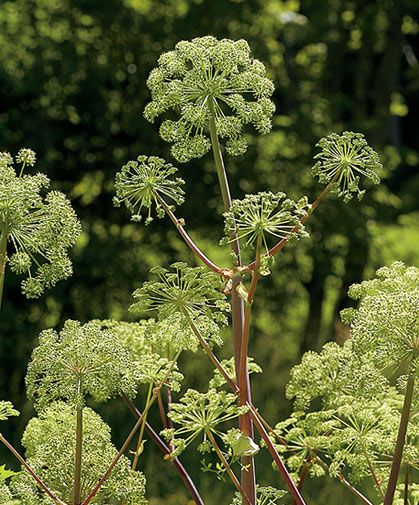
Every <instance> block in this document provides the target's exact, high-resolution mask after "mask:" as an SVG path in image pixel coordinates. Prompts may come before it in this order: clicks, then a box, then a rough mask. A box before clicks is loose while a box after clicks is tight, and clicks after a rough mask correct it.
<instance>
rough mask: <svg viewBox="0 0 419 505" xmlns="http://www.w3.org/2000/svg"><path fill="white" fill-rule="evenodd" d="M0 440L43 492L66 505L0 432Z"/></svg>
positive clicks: (60, 504) (59, 504)
mask: <svg viewBox="0 0 419 505" xmlns="http://www.w3.org/2000/svg"><path fill="white" fill-rule="evenodd" d="M0 442H1V443H2V444H4V445H5V446H6V447H7V448H8V449H9V451H10V452H11V453H12V454H13V455H14V456H15V458H16V459H17V460H18V461H19V463H20V464H21V465H22V466H23V468H24V469H25V470H26V471H27V472H28V474H29V475H30V476H31V477H33V479H34V480H35V481H36V483H37V484H38V486H39V487H40V488H41V489H43V490H44V491H45V493H46V494H47V495H48V496H49V497H50V498H51V500H53V501H54V502H55V503H57V504H58V505H66V503H64V502H63V501H62V500H60V498H58V497H57V496H55V494H54V493H53V492H52V491H51V489H50V488H49V487H48V486H47V485H46V484H45V483H44V482H43V481H42V479H41V478H40V477H39V475H38V474H37V473H36V472H35V471H34V470H33V468H32V467H31V466H30V465H29V464H28V463H27V462H26V461H25V459H24V458H22V456H21V455H20V454H19V453H18V451H17V450H16V449H15V448H14V447H13V446H12V444H10V443H9V442H8V441H7V440H6V439H5V438H4V436H3V435H2V434H1V433H0Z"/></svg>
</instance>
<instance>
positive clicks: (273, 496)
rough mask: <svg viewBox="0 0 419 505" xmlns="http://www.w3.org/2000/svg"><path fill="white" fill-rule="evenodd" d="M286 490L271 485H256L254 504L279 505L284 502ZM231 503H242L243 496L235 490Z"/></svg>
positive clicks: (238, 504) (237, 504)
mask: <svg viewBox="0 0 419 505" xmlns="http://www.w3.org/2000/svg"><path fill="white" fill-rule="evenodd" d="M286 494H287V493H286V491H282V490H281V489H275V488H274V487H272V486H259V485H256V505H281V504H283V503H284V500H283V498H284V496H286ZM231 505H243V498H242V496H241V494H240V493H239V492H236V496H235V497H234V499H233V501H232V502H231Z"/></svg>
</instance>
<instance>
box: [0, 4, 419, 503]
mask: <svg viewBox="0 0 419 505" xmlns="http://www.w3.org/2000/svg"><path fill="white" fill-rule="evenodd" d="M418 17H419V2H417V0H410V1H408V0H405V1H402V0H400V1H397V0H377V1H367V0H357V1H339V0H325V1H319V0H303V1H301V2H298V1H296V0H289V1H285V0H282V1H281V0H243V1H242V0H206V1H205V0H165V1H164V0H106V1H103V0H100V1H99V0H84V1H83V0H78V1H77V0H73V1H71V0H60V1H55V0H33V1H30V0H15V1H10V2H7V1H6V2H5V1H2V2H0V101H1V102H0V150H6V151H10V152H11V153H13V154H15V153H16V152H17V150H18V149H19V148H20V147H31V148H33V149H34V150H35V151H36V152H37V155H38V159H39V161H38V163H37V170H39V171H42V172H45V173H47V174H48V176H49V177H50V178H51V179H52V181H53V187H54V188H59V189H61V190H63V191H64V192H66V193H67V194H68V195H69V196H70V197H71V199H72V201H73V204H74V207H75V208H76V210H77V213H78V215H79V217H80V219H81V221H82V224H83V234H82V236H81V238H80V240H79V243H78V245H77V247H76V248H75V250H74V252H73V259H74V269H75V273H74V275H73V277H72V278H71V279H69V280H67V281H65V282H61V283H60V284H59V285H58V286H57V287H56V288H54V289H52V290H50V291H48V292H47V293H46V294H45V295H44V296H42V298H41V299H39V300H36V301H26V300H25V299H24V298H23V297H22V295H21V294H20V291H19V284H20V280H19V279H18V278H17V277H16V276H13V275H12V274H9V275H8V276H7V278H6V292H5V302H4V306H3V308H2V313H1V320H0V336H1V339H0V366H1V374H0V391H1V393H0V398H1V399H10V400H12V401H13V402H14V404H15V405H16V407H17V408H18V409H19V410H20V411H21V412H22V415H21V417H20V418H19V419H18V420H17V422H14V421H13V422H10V423H8V424H5V425H4V426H2V430H4V432H5V433H7V435H8V436H9V437H10V438H11V439H12V440H13V441H14V442H15V443H18V440H19V439H20V436H21V433H22V430H23V428H24V426H25V424H26V422H27V420H28V417H29V416H30V415H32V414H33V412H32V409H31V406H30V405H29V404H28V403H27V402H26V400H25V393H24V375H25V368H26V365H27V362H28V360H29V357H30V352H31V350H32V349H33V346H34V345H35V343H36V338H37V335H38V333H39V332H40V331H41V330H42V329H44V328H46V327H54V326H60V325H61V324H62V322H63V321H64V320H65V319H66V318H76V319H80V320H81V321H83V322H85V321H87V320H89V319H93V318H109V317H113V318H118V319H119V318H121V319H126V318H129V317H130V316H129V314H128V313H127V308H128V306H129V305H130V303H131V293H132V291H133V289H134V288H135V287H137V286H138V285H139V284H140V283H141V282H142V281H143V280H144V279H146V278H147V276H148V270H149V269H150V267H152V266H154V265H156V264H161V265H167V264H169V263H170V262H171V261H173V260H175V259H183V260H186V261H188V262H190V263H191V264H194V262H195V260H194V258H193V257H192V256H191V254H190V252H189V251H188V250H186V248H185V246H184V245H183V243H182V241H181V239H180V238H179V237H178V236H177V234H176V231H175V230H174V229H172V228H171V227H170V224H169V222H168V221H167V220H157V221H155V222H153V224H152V225H151V226H149V227H144V226H143V225H142V224H140V225H138V224H135V223H130V221H129V215H128V213H127V212H126V211H125V210H124V209H115V208H113V206H112V196H113V178H114V174H115V172H116V171H117V170H119V168H120V167H121V166H122V165H123V164H124V163H125V162H126V161H127V160H129V159H133V158H135V157H136V156H137V155H138V154H140V153H141V154H148V155H150V154H153V155H159V156H163V157H165V158H166V159H168V160H169V161H173V160H172V159H171V157H170V152H169V146H168V145H166V144H165V143H164V142H163V141H162V140H161V139H160V138H159V136H158V127H157V126H156V125H150V124H148V123H147V122H146V121H145V120H144V118H143V117H142V110H143V108H144V105H145V104H146V103H147V101H148V100H149V92H148V89H147V87H146V86H145V81H146V78H147V76H148V74H149V72H150V70H151V69H152V68H153V67H154V66H155V65H156V61H157V58H158V56H159V55H160V54H161V52H163V51H166V50H170V49H171V48H173V46H174V44H175V43H176V42H177V41H179V40H182V39H190V38H192V37H194V36H200V35H206V34H212V35H215V36H217V37H230V38H233V39H238V38H245V39H247V40H248V41H249V43H250V45H251V47H252V49H253V52H254V55H255V56H256V57H257V58H259V59H260V60H262V61H263V62H264V63H265V65H266V66H267V68H268V76H269V77H270V78H271V79H273V80H274V82H275V87H276V92H275V95H274V100H275V103H276V105H277V115H276V117H275V119H274V127H273V130H272V132H271V133H270V134H269V135H267V136H265V137H258V138H257V137H255V136H250V149H249V152H248V154H247V155H246V156H244V157H241V158H228V159H227V168H228V174H229V177H230V180H231V185H232V193H233V196H235V197H241V196H242V195H243V194H244V193H246V192H256V191H261V190H272V191H285V192H286V193H288V195H289V196H290V197H293V198H297V197H299V196H301V195H303V194H306V195H308V196H309V198H310V199H313V198H315V195H316V194H318V192H319V191H320V190H321V187H320V185H319V184H318V183H317V182H316V181H314V180H313V179H312V177H311V175H310V170H309V169H310V167H311V165H312V157H313V154H314V152H315V148H314V145H315V143H316V142H317V140H318V139H319V138H320V137H321V136H324V135H326V134H327V133H330V132H331V131H338V132H339V131H343V130H346V129H349V130H353V131H360V132H363V133H364V134H365V135H366V137H367V139H368V141H369V143H370V144H371V145H372V146H373V147H374V148H375V149H376V150H377V151H378V152H379V153H380V156H381V158H382V161H383V165H384V169H383V172H382V173H381V174H380V175H381V176H382V178H383V183H382V184H381V185H380V186H378V187H374V188H370V190H369V191H368V192H367V196H366V198H365V199H364V200H363V201H362V202H361V203H358V202H356V201H353V202H351V203H350V204H344V203H343V202H342V201H341V200H338V199H336V198H334V197H332V198H329V199H328V200H327V202H326V203H324V204H323V205H322V206H321V208H320V209H319V210H318V211H316V213H315V215H314V216H313V218H312V219H311V220H310V223H309V225H308V227H309V231H310V234H311V237H310V238H309V239H306V240H305V241H303V242H300V243H299V244H298V246H296V247H287V248H286V250H284V251H283V252H281V254H280V256H279V257H278V258H277V262H276V265H275V267H274V273H273V275H272V276H271V277H270V278H268V279H267V280H265V282H264V284H263V287H262V289H260V292H259V295H258V296H259V298H258V299H257V301H256V305H255V325H254V329H253V332H252V337H251V338H252V341H251V350H252V355H253V356H254V357H255V359H256V361H257V362H258V363H259V364H260V365H261V366H262V367H263V369H264V372H265V374H264V375H263V377H262V376H258V377H255V378H254V379H253V387H254V396H255V398H256V400H255V401H256V402H257V404H258V405H259V406H261V407H262V409H263V411H264V412H265V414H266V417H267V418H268V419H269V421H270V422H272V423H275V421H278V420H281V419H283V418H284V416H286V415H287V413H288V412H289V409H290V404H289V402H287V401H286V400H285V399H284V388H285V385H286V382H287V378H288V375H289V369H290V367H291V366H292V365H293V364H295V363H296V362H298V360H299V357H300V355H301V353H302V352H303V351H304V350H307V349H319V348H320V347H321V345H322V344H323V343H324V342H326V341H327V340H332V339H337V340H339V339H341V338H343V334H344V329H343V328H342V327H341V325H340V323H339V319H338V313H339V310H340V309H341V308H342V307H344V306H347V305H348V303H349V302H348V300H347V298H346V291H347V288H348V286H349V285H350V284H352V283H353V282H357V281H360V280H362V279H363V278H367V277H369V276H371V275H372V274H373V272H374V270H375V269H376V268H377V267H379V266H381V265H385V264H389V263H390V262H392V261H393V260H395V259H401V260H404V261H405V262H407V263H410V264H416V265H417V264H418V259H419V250H418V248H419V219H418V218H419V174H418V160H419V135H418V133H417V132H418V130H417V124H418V123H417V119H418V108H419V99H418V96H419V95H418V88H419V65H418V62H417V58H419V51H418V50H417V42H418V31H419V28H418ZM179 168H180V175H181V176H182V177H183V178H184V179H185V180H186V191H187V200H186V202H185V204H184V205H183V206H182V207H181V209H179V215H180V216H182V217H184V218H185V219H186V221H187V226H188V230H190V232H191V234H192V236H193V237H194V238H195V239H196V241H197V242H198V243H199V244H200V246H201V247H202V248H203V249H204V250H205V251H206V252H207V253H208V254H209V255H210V256H212V257H213V258H215V259H216V260H217V262H220V263H222V262H225V261H226V259H227V252H226V250H225V249H222V248H219V247H218V246H217V243H218V240H219V238H220V237H221V234H222V219H221V212H222V210H221V205H220V195H219V191H218V187H217V184H216V176H215V170H214V167H213V165H212V160H211V158H210V157H207V158H205V159H202V160H195V161H193V162H191V163H188V164H186V165H181V166H180V167H179ZM230 351H231V342H230V341H229V337H228V336H227V339H226V344H225V346H224V348H223V350H222V351H220V355H229V353H230ZM184 367H185V370H186V371H187V373H188V375H189V380H188V385H190V386H193V387H202V388H204V387H205V384H206V381H207V376H206V374H205V373H204V372H205V370H208V371H209V370H210V368H209V366H208V364H207V362H206V361H205V358H204V357H201V356H200V355H197V356H190V355H189V356H187V357H186V358H185V363H184ZM139 401H140V403H141V400H139ZM99 410H100V412H101V413H102V414H103V415H104V418H105V419H106V420H107V421H108V422H109V423H110V424H111V425H112V427H113V433H114V439H115V443H116V444H120V443H121V441H122V440H123V437H124V435H125V434H126V433H127V432H128V430H129V426H130V424H131V423H132V420H131V418H130V416H129V414H127V412H126V410H125V408H124V405H122V404H121V403H120V402H117V401H115V402H111V403H110V404H107V405H106V406H100V407H99ZM157 426H158V425H157ZM146 447H147V451H146V455H145V456H144V458H143V464H144V469H145V472H146V474H147V477H148V493H149V496H150V498H152V503H153V504H154V505H156V504H161V503H165V504H166V505H171V504H173V505H174V504H184V503H186V502H187V497H186V494H184V491H183V489H182V487H181V484H180V483H179V479H178V478H177V477H176V475H175V473H174V472H173V471H172V470H171V469H170V467H169V465H167V464H166V463H164V462H162V461H161V458H160V455H159V454H158V452H157V450H155V449H154V448H153V447H152V443H151V442H148V443H147V446H146ZM183 460H184V461H185V464H186V465H187V466H188V467H190V468H192V473H193V474H194V476H196V478H197V479H200V486H201V489H202V494H203V495H204V498H205V500H206V503H208V505H211V504H215V503H218V504H223V505H224V504H228V503H230V497H231V491H230V488H229V487H228V488H227V487H226V486H225V485H224V484H223V483H218V484H217V485H216V486H214V478H215V477H213V476H208V475H206V474H204V475H203V474H200V473H199V466H200V465H199V457H198V456H196V454H194V453H193V452H189V453H187V454H185V455H184V456H183ZM0 463H6V464H7V465H9V466H12V467H13V468H16V464H15V462H14V461H12V460H11V459H10V457H9V454H7V453H6V452H5V451H4V450H3V449H0ZM258 472H259V476H260V481H261V483H271V484H274V483H275V481H276V482H277V483H278V479H279V477H278V474H273V473H271V471H270V467H269V461H268V459H267V458H265V456H261V458H260V463H259V466H258ZM215 482H217V481H215ZM307 487H308V488H310V489H311V490H310V491H306V494H307V496H308V497H310V495H311V498H309V500H311V501H309V503H310V504H320V503H332V501H333V502H334V503H337V502H338V501H339V502H340V503H342V504H348V505H349V504H351V503H352V501H351V500H352V498H351V496H350V495H349V494H348V493H347V491H346V490H344V489H343V488H342V489H341V487H338V485H335V484H334V483H332V484H330V483H329V484H326V483H325V481H315V482H313V483H311V485H309V486H307ZM330 500H332V501H330Z"/></svg>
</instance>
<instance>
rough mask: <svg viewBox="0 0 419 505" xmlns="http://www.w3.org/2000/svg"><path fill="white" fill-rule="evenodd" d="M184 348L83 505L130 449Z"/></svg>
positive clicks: (84, 503)
mask: <svg viewBox="0 0 419 505" xmlns="http://www.w3.org/2000/svg"><path fill="white" fill-rule="evenodd" d="M181 352H182V350H180V351H178V352H177V354H176V356H175V357H174V359H173V361H172V363H171V366H170V367H169V369H168V370H167V372H166V374H165V376H164V378H163V379H162V380H161V381H160V383H159V385H158V386H156V387H155V388H154V391H153V395H152V397H151V398H150V400H149V402H148V403H147V404H146V406H145V408H144V411H143V413H142V414H141V416H140V417H139V418H138V420H137V422H136V423H135V425H134V427H133V428H132V430H131V432H130V434H129V435H128V437H127V438H126V440H125V442H124V443H123V445H122V447H121V449H120V450H119V451H118V453H117V454H116V456H115V457H114V459H113V460H112V462H111V464H110V465H109V466H108V468H107V470H106V471H105V473H104V474H103V475H102V477H101V478H100V479H99V481H98V483H97V484H96V486H95V487H94V488H93V490H92V491H91V492H90V493H89V495H88V496H87V498H86V499H85V500H84V501H83V503H82V505H88V504H89V503H91V501H92V500H93V498H94V497H95V496H96V494H97V493H98V491H99V489H100V488H101V487H102V486H103V484H104V483H105V481H106V480H107V478H108V477H109V475H110V474H111V472H112V470H113V469H114V467H115V465H116V464H117V463H118V461H119V460H120V458H121V456H122V455H123V454H124V452H125V451H126V450H127V449H128V446H129V444H130V443H131V441H132V439H133V438H134V436H135V433H136V432H137V430H138V429H139V428H140V426H141V424H142V422H143V420H144V417H145V416H146V415H147V412H148V411H149V410H150V408H151V406H152V405H153V403H154V401H155V400H156V398H157V391H158V390H159V389H161V388H162V387H163V385H164V383H165V382H166V380H167V379H168V377H169V376H170V374H171V373H172V371H173V368H174V366H175V365H176V362H177V360H178V359H179V356H180V354H181Z"/></svg>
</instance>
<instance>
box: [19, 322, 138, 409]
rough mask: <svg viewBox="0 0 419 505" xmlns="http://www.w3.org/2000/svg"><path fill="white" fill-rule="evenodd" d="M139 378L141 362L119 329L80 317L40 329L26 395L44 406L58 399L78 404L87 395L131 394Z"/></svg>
mask: <svg viewBox="0 0 419 505" xmlns="http://www.w3.org/2000/svg"><path fill="white" fill-rule="evenodd" d="M138 382H139V371H138V369H137V366H136V364H135V362H134V361H132V359H131V355H130V353H129V351H128V349H127V348H125V347H124V346H123V345H122V343H121V342H120V340H119V339H118V338H117V336H116V335H115V333H113V332H111V331H110V330H105V329H102V328H101V327H100V325H99V324H97V323H95V322H90V323H87V324H84V325H82V324H80V323H79V322H78V321H66V322H65V324H64V327H63V329H62V330H61V331H60V332H59V333H58V332H56V331H54V330H45V331H43V332H42V333H41V335H40V337H39V346H38V347H37V348H35V350H34V351H33V353H32V359H31V362H30V363H29V366H28V373H27V376H26V385H27V393H28V397H29V399H30V400H33V401H34V402H35V405H36V406H37V407H38V408H40V409H42V408H44V407H45V406H46V405H48V404H49V403H50V402H51V401H55V400H66V401H69V402H70V403H71V404H73V405H75V406H78V407H80V406H82V405H84V403H85V397H86V396H87V395H89V396H91V397H92V398H93V399H94V400H95V401H105V400H108V399H109V398H111V397H112V396H115V395H118V394H120V393H125V394H127V395H129V396H133V395H134V394H135V392H136V388H137V384H138Z"/></svg>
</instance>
